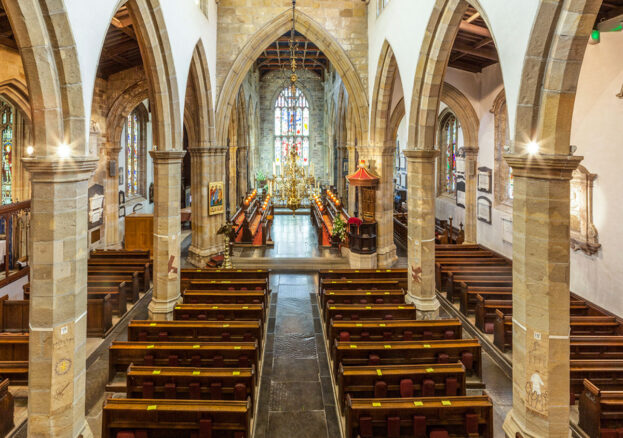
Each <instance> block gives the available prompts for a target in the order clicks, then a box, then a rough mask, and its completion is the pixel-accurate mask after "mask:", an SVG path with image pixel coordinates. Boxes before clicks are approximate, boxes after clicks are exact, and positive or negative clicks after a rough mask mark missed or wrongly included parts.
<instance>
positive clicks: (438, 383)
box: [336, 362, 465, 408]
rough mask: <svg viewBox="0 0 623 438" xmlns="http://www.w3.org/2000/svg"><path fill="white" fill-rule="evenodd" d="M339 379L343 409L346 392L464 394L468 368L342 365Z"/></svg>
mask: <svg viewBox="0 0 623 438" xmlns="http://www.w3.org/2000/svg"><path fill="white" fill-rule="evenodd" d="M336 380H337V386H338V398H339V403H340V406H341V407H342V408H344V404H345V402H346V395H349V396H350V397H352V398H398V397H435V396H447V397H452V396H460V395H465V368H464V367H463V364H461V363H460V362H459V363H455V364H450V363H447V364H434V365H430V364H424V365H395V366H358V367H348V366H347V367H345V366H343V365H340V366H339V369H338V373H337V376H336ZM379 382H381V383H380V384H379Z"/></svg>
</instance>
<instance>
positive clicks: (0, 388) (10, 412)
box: [0, 378, 15, 436]
mask: <svg viewBox="0 0 623 438" xmlns="http://www.w3.org/2000/svg"><path fill="white" fill-rule="evenodd" d="M14 415H15V405H14V400H13V395H12V394H11V393H10V392H9V379H4V380H2V378H0V436H5V435H7V434H8V433H9V432H10V431H11V430H12V429H13V428H14V427H15V424H14V423H13V417H14Z"/></svg>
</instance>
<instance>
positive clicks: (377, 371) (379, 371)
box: [376, 368, 383, 376]
mask: <svg viewBox="0 0 623 438" xmlns="http://www.w3.org/2000/svg"><path fill="white" fill-rule="evenodd" d="M376 374H377V375H379V376H382V375H383V371H381V370H380V369H379V368H377V369H376Z"/></svg>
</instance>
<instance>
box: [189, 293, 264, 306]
mask: <svg viewBox="0 0 623 438" xmlns="http://www.w3.org/2000/svg"><path fill="white" fill-rule="evenodd" d="M183 299H184V304H249V303H251V304H264V305H266V304H267V303H266V300H267V296H266V293H265V291H263V290H257V291H256V290H237V291H226V290H215V291H203V290H186V292H184V295H183Z"/></svg>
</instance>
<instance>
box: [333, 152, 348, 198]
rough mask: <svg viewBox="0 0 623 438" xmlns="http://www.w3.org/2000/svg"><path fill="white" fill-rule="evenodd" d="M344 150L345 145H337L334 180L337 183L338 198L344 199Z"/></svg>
mask: <svg viewBox="0 0 623 438" xmlns="http://www.w3.org/2000/svg"><path fill="white" fill-rule="evenodd" d="M345 152H346V146H338V147H337V166H336V167H337V169H336V170H337V173H336V175H335V182H336V185H337V187H336V188H337V196H338V197H339V198H340V199H342V200H343V199H345V197H346V193H344V192H345V191H346V178H345V176H346V175H344V155H345Z"/></svg>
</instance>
